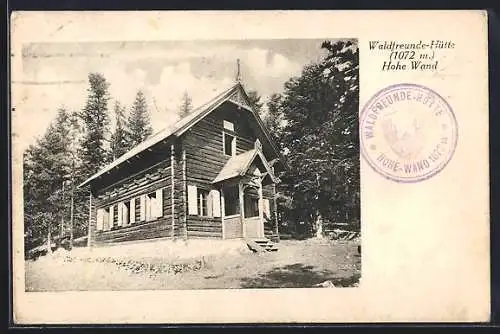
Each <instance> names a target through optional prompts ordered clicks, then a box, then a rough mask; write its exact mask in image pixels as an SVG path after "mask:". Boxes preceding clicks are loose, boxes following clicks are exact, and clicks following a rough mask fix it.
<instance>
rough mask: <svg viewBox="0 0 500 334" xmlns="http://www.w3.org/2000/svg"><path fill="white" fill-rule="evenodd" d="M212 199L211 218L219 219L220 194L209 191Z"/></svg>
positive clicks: (216, 191) (215, 191)
mask: <svg viewBox="0 0 500 334" xmlns="http://www.w3.org/2000/svg"><path fill="white" fill-rule="evenodd" d="M210 198H212V217H220V193H219V191H218V190H215V189H213V190H210Z"/></svg>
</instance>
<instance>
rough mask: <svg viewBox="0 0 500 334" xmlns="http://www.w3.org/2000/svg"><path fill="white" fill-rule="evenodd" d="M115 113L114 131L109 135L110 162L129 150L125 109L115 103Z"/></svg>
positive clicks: (118, 103)
mask: <svg viewBox="0 0 500 334" xmlns="http://www.w3.org/2000/svg"><path fill="white" fill-rule="evenodd" d="M114 112H115V119H116V124H115V131H114V132H113V134H112V135H111V160H115V159H117V158H119V157H120V156H122V155H123V154H125V153H126V152H127V151H128V150H129V149H130V144H129V141H130V139H129V138H130V134H129V133H128V125H127V120H126V118H125V107H122V106H121V105H120V102H118V101H116V102H115V106H114Z"/></svg>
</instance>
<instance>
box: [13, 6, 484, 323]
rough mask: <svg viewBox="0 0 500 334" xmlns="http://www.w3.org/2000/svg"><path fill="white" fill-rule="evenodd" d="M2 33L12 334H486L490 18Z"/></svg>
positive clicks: (464, 14) (224, 22)
mask: <svg viewBox="0 0 500 334" xmlns="http://www.w3.org/2000/svg"><path fill="white" fill-rule="evenodd" d="M10 25H11V40H10V41H11V57H10V61H11V71H10V79H11V142H12V150H11V152H12V156H11V159H12V160H11V161H12V194H11V195H12V197H11V198H12V221H11V227H12V237H13V239H12V261H13V262H12V263H13V268H12V281H13V287H12V288H13V318H14V322H15V323H16V324H34V325H36V324H68V325H69V324H147V323H156V324H180V323H184V324H186V323H211V324H215V323H335V322H343V323H345V322H352V323H356V322H423V321H425V322H486V321H488V320H489V318H490V269H489V268H490V254H489V172H488V171H489V161H488V152H489V150H488V147H489V143H488V80H487V78H488V57H487V15H486V12H484V11H422V10H420V11H189V12H187V11H158V12H111V11H109V12H105V11H104V12H92V11H87V12H70V11H68V12H14V13H13V14H12V16H11V20H10Z"/></svg>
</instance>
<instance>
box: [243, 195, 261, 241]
mask: <svg viewBox="0 0 500 334" xmlns="http://www.w3.org/2000/svg"><path fill="white" fill-rule="evenodd" d="M261 211H262V209H261V207H260V196H259V190H258V188H255V187H246V188H245V189H244V193H243V230H244V232H243V235H244V237H246V238H263V237H264V225H263V219H262V212H261Z"/></svg>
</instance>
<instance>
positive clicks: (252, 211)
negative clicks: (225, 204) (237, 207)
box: [244, 194, 259, 218]
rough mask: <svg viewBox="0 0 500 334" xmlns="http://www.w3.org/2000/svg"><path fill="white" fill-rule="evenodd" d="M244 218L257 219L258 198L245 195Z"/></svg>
mask: <svg viewBox="0 0 500 334" xmlns="http://www.w3.org/2000/svg"><path fill="white" fill-rule="evenodd" d="M244 203H245V218H250V217H257V216H258V215H259V198H258V197H256V196H253V195H251V194H245V196H244Z"/></svg>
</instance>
